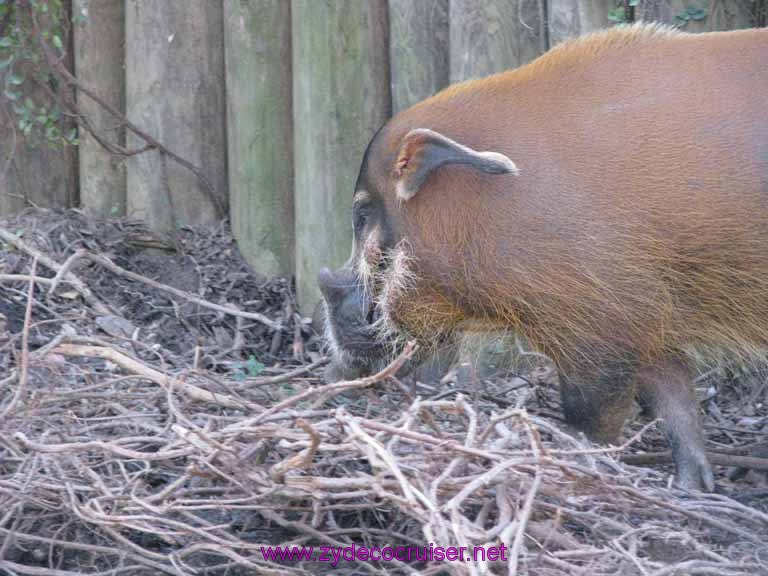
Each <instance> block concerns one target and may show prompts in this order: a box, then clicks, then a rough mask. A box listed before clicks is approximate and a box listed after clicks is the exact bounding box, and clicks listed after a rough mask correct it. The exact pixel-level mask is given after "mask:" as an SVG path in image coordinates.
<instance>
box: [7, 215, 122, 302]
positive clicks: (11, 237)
mask: <svg viewBox="0 0 768 576" xmlns="http://www.w3.org/2000/svg"><path fill="white" fill-rule="evenodd" d="M0 239H2V240H3V241H5V242H7V243H8V244H11V245H13V246H15V247H16V248H17V249H18V250H21V251H22V252H26V253H27V254H29V255H30V256H32V257H33V258H37V260H38V261H39V262H40V263H41V264H42V265H43V266H45V267H46V268H50V269H51V270H53V271H54V272H57V273H58V272H59V270H61V265H60V264H59V263H58V262H56V261H55V260H54V259H53V258H51V257H50V256H47V255H46V254H44V253H42V252H40V251H39V250H37V249H35V248H32V247H31V246H29V245H28V244H27V243H26V242H24V241H23V240H22V239H21V238H19V237H18V236H16V234H13V233H11V232H9V231H8V230H6V229H5V228H2V227H0ZM66 276H67V281H68V282H69V283H70V284H71V285H72V287H73V288H74V289H75V290H77V291H78V292H79V293H80V295H81V296H82V297H83V299H84V300H85V301H86V302H88V304H90V305H91V306H92V307H93V309H94V310H95V311H96V312H97V313H99V314H102V315H110V314H114V311H112V310H110V308H109V307H108V306H107V305H106V304H104V303H103V302H102V301H101V300H99V299H98V298H97V297H96V295H95V294H94V293H93V292H91V289H90V288H88V286H86V284H85V282H83V281H82V280H80V278H78V277H77V276H75V275H74V274H73V273H72V272H68V273H67V275H66Z"/></svg>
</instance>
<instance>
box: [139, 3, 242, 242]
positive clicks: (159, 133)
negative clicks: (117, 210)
mask: <svg viewBox="0 0 768 576" xmlns="http://www.w3.org/2000/svg"><path fill="white" fill-rule="evenodd" d="M125 10H126V29H125V34H126V63H125V65H126V108H127V112H128V118H129V119H130V120H131V121H133V122H134V123H136V124H137V125H138V126H140V127H141V128H142V129H143V130H145V131H147V132H148V133H150V134H152V135H153V136H154V137H156V138H157V139H158V140H159V141H160V142H162V143H163V144H164V145H165V146H167V147H168V148H169V149H170V150H172V151H173V152H175V153H176V154H178V155H179V156H181V157H182V158H184V159H185V160H187V161H188V162H191V163H192V164H194V165H195V166H197V167H198V168H200V169H201V171H202V172H203V174H205V176H206V177H207V179H208V180H209V181H210V183H211V185H212V187H213V191H214V194H215V195H216V196H218V198H219V201H220V203H221V204H222V205H223V206H226V205H227V177H226V136H225V103H224V38H223V23H222V17H223V14H222V4H221V2H220V1H211V0H185V1H184V2H168V1H167V0H127V1H126V6H125ZM142 144H143V143H142V142H141V141H140V140H139V139H138V138H136V137H135V136H131V135H129V137H128V145H129V146H131V147H137V146H141V145H142ZM126 169H127V175H128V178H127V209H128V214H129V215H130V216H135V217H137V218H143V219H145V220H146V221H147V222H148V224H149V225H150V226H151V227H153V228H155V229H158V230H170V229H172V228H174V227H178V226H182V225H186V224H209V223H212V222H214V221H216V220H217V219H218V217H219V216H224V214H217V212H216V210H215V208H214V203H213V202H212V201H211V200H210V199H209V196H208V195H207V194H206V192H205V187H204V186H203V184H202V183H201V182H200V180H199V179H198V178H196V177H195V176H194V175H193V174H192V173H191V172H190V171H189V170H187V169H186V168H184V167H182V166H180V165H179V164H177V163H175V162H173V161H172V160H171V159H170V158H167V157H164V156H163V155H161V154H160V153H159V152H157V151H150V152H147V153H144V154H140V155H138V156H134V157H131V158H129V159H128V160H127V161H126Z"/></svg>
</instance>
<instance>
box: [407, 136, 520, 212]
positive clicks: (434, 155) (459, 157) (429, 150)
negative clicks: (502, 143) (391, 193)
mask: <svg viewBox="0 0 768 576" xmlns="http://www.w3.org/2000/svg"><path fill="white" fill-rule="evenodd" d="M446 164H466V165H468V166H472V167H473V168H476V169H477V170H480V171H481V172H485V173H486V174H514V175H515V176H517V175H518V174H519V173H520V171H519V170H518V169H517V166H515V163H514V162H512V160H510V159H509V158H507V157H506V156H504V154H499V153H498V152H478V151H477V150H473V149H472V148H469V147H467V146H464V145H463V144H459V143H458V142H456V141H455V140H451V139H450V138H448V137H447V136H443V135H442V134H440V133H438V132H435V131H433V130H428V129H426V128H416V129H415V130H411V131H410V132H408V134H406V136H405V138H403V143H402V144H401V145H400V151H399V152H398V154H397V162H396V163H395V179H396V191H397V197H398V198H400V199H401V200H410V199H411V198H413V197H414V196H415V195H416V193H417V192H418V191H419V188H421V186H422V185H423V184H424V182H425V181H426V179H427V178H428V177H429V175H430V174H431V173H432V172H434V171H435V170H437V169H438V168H440V166H444V165H446Z"/></svg>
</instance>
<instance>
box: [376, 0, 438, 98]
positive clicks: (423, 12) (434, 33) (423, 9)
mask: <svg viewBox="0 0 768 576" xmlns="http://www.w3.org/2000/svg"><path fill="white" fill-rule="evenodd" d="M448 8H449V0H420V1H419V2H414V1H413V0H389V59H390V67H391V76H392V109H393V112H395V113H397V112H399V111H400V110H404V109H406V108H408V107H409V106H412V105H413V104H415V103H416V102H419V101H420V100H423V99H424V98H427V97H428V96H431V95H432V94H434V93H435V92H438V91H439V90H441V89H442V88H445V87H446V86H447V85H448V82H449V81H450V68H449V59H448V34H449V24H448Z"/></svg>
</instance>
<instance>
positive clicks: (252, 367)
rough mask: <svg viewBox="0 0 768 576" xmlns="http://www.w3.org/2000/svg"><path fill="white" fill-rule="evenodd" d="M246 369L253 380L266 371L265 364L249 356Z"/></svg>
mask: <svg viewBox="0 0 768 576" xmlns="http://www.w3.org/2000/svg"><path fill="white" fill-rule="evenodd" d="M245 367H246V368H247V370H248V375H249V376H250V377H251V378H253V377H255V376H258V375H259V374H261V373H262V372H263V371H264V368H266V366H264V364H262V363H261V362H259V361H257V360H256V357H255V356H249V357H248V362H247V363H246V365H245Z"/></svg>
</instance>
